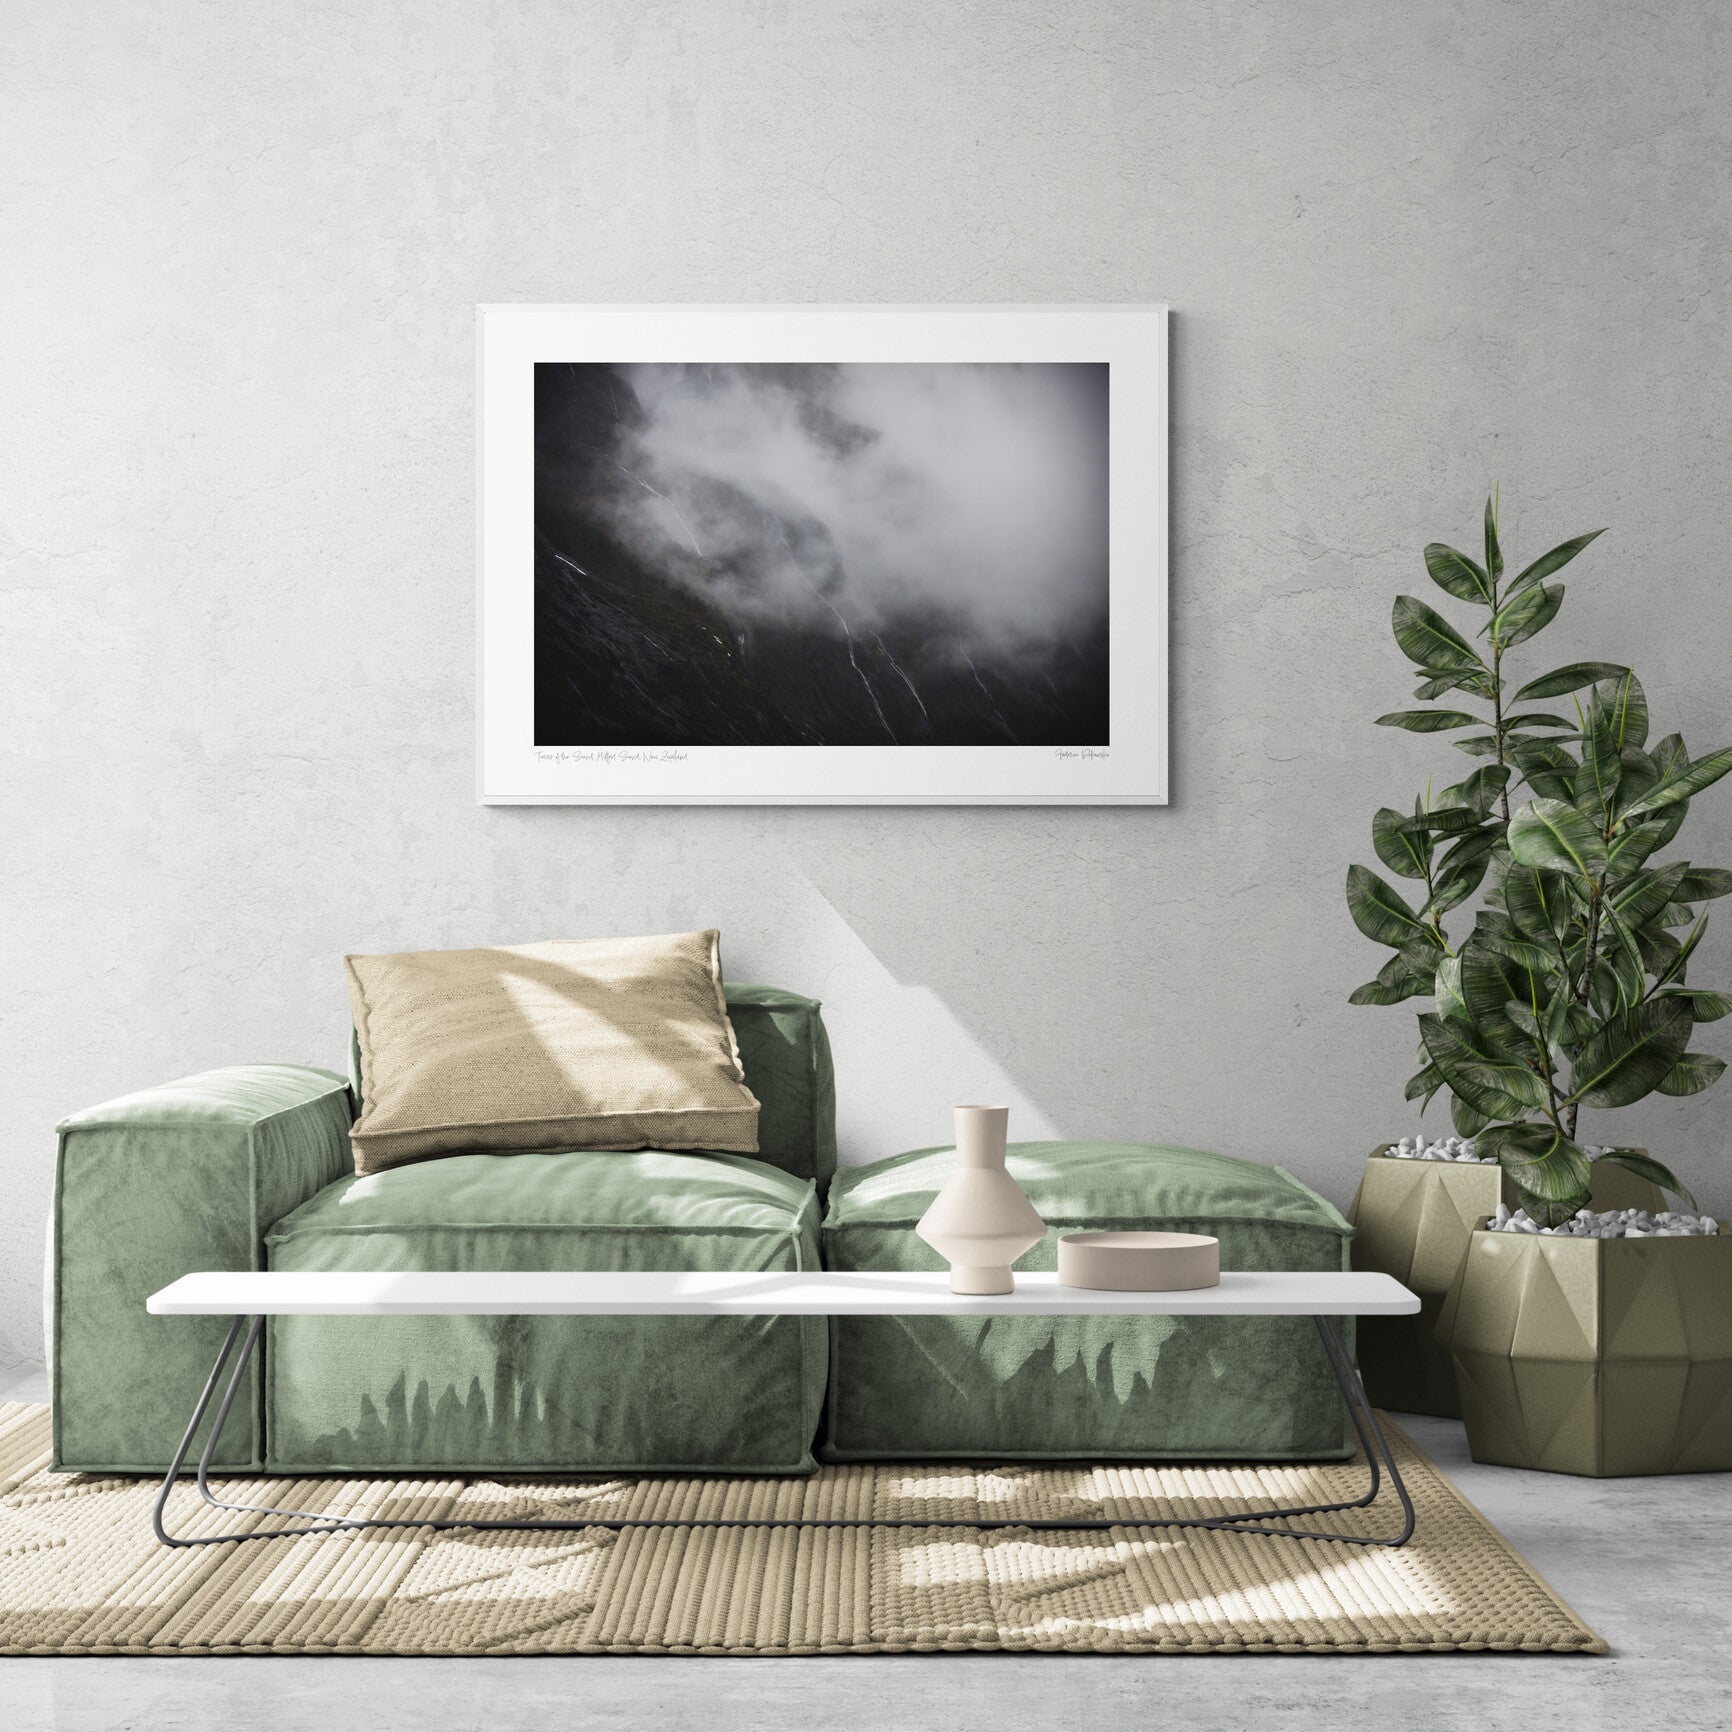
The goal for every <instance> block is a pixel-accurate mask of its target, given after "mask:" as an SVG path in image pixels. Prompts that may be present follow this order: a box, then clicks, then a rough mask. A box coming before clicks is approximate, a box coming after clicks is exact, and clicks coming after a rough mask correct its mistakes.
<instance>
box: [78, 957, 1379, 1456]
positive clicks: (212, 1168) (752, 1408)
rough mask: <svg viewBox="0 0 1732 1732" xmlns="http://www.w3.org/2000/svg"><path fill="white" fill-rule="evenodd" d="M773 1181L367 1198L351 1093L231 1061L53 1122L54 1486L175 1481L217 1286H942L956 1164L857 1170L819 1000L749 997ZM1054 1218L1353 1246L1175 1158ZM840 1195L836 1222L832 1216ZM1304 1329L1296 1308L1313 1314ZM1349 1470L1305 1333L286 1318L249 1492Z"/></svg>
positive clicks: (1264, 1263) (753, 1075) (1038, 1154)
mask: <svg viewBox="0 0 1732 1732" xmlns="http://www.w3.org/2000/svg"><path fill="white" fill-rule="evenodd" d="M727 999H728V1011H729V1015H730V1017H731V1019H732V1021H733V1023H734V1028H735V1032H736V1035H737V1037H738V1040H739V1046H740V1053H741V1058H742V1061H743V1063H744V1065H745V1070H746V1080H747V1082H748V1084H749V1086H750V1087H751V1089H752V1091H753V1093H754V1094H756V1095H757V1097H758V1099H759V1101H760V1102H761V1103H762V1109H763V1110H762V1113H761V1116H760V1121H759V1142H760V1149H759V1153H758V1155H757V1156H756V1157H747V1156H742V1155H720V1154H716V1155H706V1154H701V1153H673V1152H668V1151H663V1150H653V1149H652V1150H640V1151H636V1152H633V1153H593V1152H590V1153H566V1154H542V1155H522V1154H517V1155H457V1156H450V1157H446V1158H443V1159H439V1160H429V1161H423V1162H419V1163H415V1164H413V1165H409V1166H405V1167H400V1168H394V1169H392V1170H390V1171H387V1172H383V1173H377V1174H373V1175H370V1176H368V1177H365V1178H363V1177H358V1176H357V1175H356V1174H355V1172H354V1170H353V1165H352V1162H351V1157H350V1150H349V1141H348V1130H349V1125H350V1122H351V1118H352V1115H353V1112H354V1110H355V1105H356V1100H357V1090H358V1083H357V1082H356V1081H355V1080H353V1078H344V1077H342V1076H340V1075H338V1074H337V1073H335V1072H332V1071H324V1070H318V1069H314V1068H311V1067H306V1066H300V1065H256V1066H244V1067H236V1068H231V1069H226V1070H218V1071H211V1072H207V1073H205V1074H204V1075H201V1076H196V1077H190V1078H187V1079H186V1080H184V1081H182V1082H178V1083H171V1084H168V1085H166V1086H164V1087H160V1088H154V1089H147V1090H145V1091H142V1092H141V1093H138V1094H135V1095H129V1096H127V1097H125V1098H123V1099H121V1100H117V1101H113V1102H110V1103H109V1104H107V1105H106V1106H102V1107H97V1108H93V1109H91V1110H90V1111H87V1112H83V1113H78V1114H75V1115H73V1116H72V1117H71V1118H69V1119H67V1120H66V1121H65V1122H64V1123H63V1124H62V1125H61V1127H60V1147H59V1159H58V1163H57V1168H56V1180H55V1197H54V1215H53V1224H52V1234H51V1244H50V1257H49V1269H48V1277H49V1279H48V1288H47V1313H48V1315H47V1331H48V1348H49V1360H50V1371H51V1377H52V1386H53V1400H54V1465H55V1467H56V1468H59V1469H61V1470H66V1471H72V1470H92V1471H118V1472H141V1473H142V1472H151V1471H160V1470H161V1469H162V1468H163V1467H164V1466H165V1465H166V1464H167V1462H168V1460H169V1459H170V1457H171V1455H172V1453H173V1450H174V1447H175V1445H176V1443H177V1442H178V1441H179V1436H180V1432H181V1430H182V1428H183V1426H184V1425H185V1422H186V1416H187V1415H188V1414H189V1413H190V1412H191V1409H192V1405H193V1402H194V1400H195V1398H196V1396H197V1394H198V1391H199V1389H200V1387H201V1386H202V1384H203V1381H204V1378H205V1376H206V1374H207V1373H208V1371H209V1368H210V1365H211V1362H212V1360H213V1359H214V1358H215V1357H216V1353H217V1349H218V1347H219V1345H220V1343H221V1340H222V1336H223V1334H224V1330H225V1325H224V1323H223V1322H222V1320H220V1319H196V1318H184V1317H181V1318H159V1317H152V1316H150V1315H149V1314H148V1313H147V1312H146V1310H145V1308H144V1302H145V1299H146V1297H147V1296H148V1295H149V1294H150V1293H151V1292H153V1291H154V1290H155V1289H156V1288H158V1287H161V1286H165V1285H166V1284H167V1283H168V1282H170V1281H172V1280H174V1279H175V1278H176V1277H178V1276H180V1275H182V1274H184V1273H186V1272H187V1271H188V1270H192V1269H266V1268H269V1269H319V1270H333V1269H393V1270H395V1269H403V1270H409V1269H519V1268H521V1269H610V1270H612V1269H618V1270H627V1269H744V1270H766V1271H768V1270H800V1269H811V1268H817V1267H820V1266H824V1267H832V1268H859V1269H894V1268H937V1267H940V1264H939V1263H938V1261H937V1259H936V1258H935V1256H934V1254H933V1253H932V1252H931V1251H930V1250H929V1249H928V1248H927V1247H926V1246H925V1245H924V1244H922V1243H921V1242H920V1241H919V1240H918V1239H916V1238H915V1237H914V1236H913V1231H912V1229H913V1224H914V1222H915V1221H916V1220H918V1218H919V1216H920V1214H921V1213H922V1211H923V1210H924V1209H925V1207H926V1204H927V1203H928V1202H929V1201H930V1200H931V1197H932V1195H933V1193H934V1192H935V1190H936V1189H937V1187H938V1185H939V1184H940V1183H942V1180H943V1176H944V1171H945V1165H944V1159H943V1151H922V1152H919V1153H916V1154H913V1155H903V1156H896V1157H893V1158H892V1159H890V1160H888V1161H882V1162H879V1163H877V1164H876V1165H874V1166H870V1167H862V1168H855V1169H850V1170H847V1171H845V1172H844V1173H843V1174H842V1175H841V1176H840V1177H838V1178H836V1179H835V1182H834V1183H832V1178H833V1176H834V1175H835V1170H836V1144H835V1095H834V1082H833V1077H832V1071H831V1064H830V1050H829V1044H828V1040H827V1037H826V1035H825V1031H824V1025H823V1021H822V1018H821V1016H820V1014H819V1007H818V1005H817V1003H816V1002H815V1001H814V1000H812V999H809V998H804V997H801V996H800V995H798V994H795V993H789V992H782V991H778V990H775V989H772V988H767V987H752V986H737V985H730V986H729V987H728V988H727ZM1011 1170H1012V1171H1013V1172H1014V1173H1015V1174H1016V1176H1017V1178H1018V1179H1019V1180H1020V1181H1021V1183H1022V1184H1023V1186H1024V1188H1025V1189H1026V1190H1027V1191H1028V1192H1029V1195H1030V1196H1031V1198H1032V1199H1033V1201H1034V1203H1035V1206H1036V1207H1037V1208H1038V1209H1040V1211H1041V1213H1042V1215H1043V1217H1044V1218H1045V1219H1046V1220H1047V1221H1048V1223H1049V1226H1050V1229H1051V1230H1050V1231H1049V1233H1048V1236H1047V1239H1046V1241H1045V1242H1044V1243H1043V1244H1042V1245H1040V1246H1037V1247H1036V1248H1035V1250H1034V1251H1032V1252H1030V1253H1029V1255H1028V1256H1027V1257H1026V1258H1024V1259H1023V1260H1022V1264H1021V1266H1022V1267H1024V1268H1042V1267H1044V1268H1049V1269H1050V1268H1052V1267H1053V1264H1054V1256H1055V1243H1056V1235H1057V1232H1058V1231H1060V1230H1064V1229H1066V1228H1068V1227H1070V1226H1073V1225H1088V1226H1107V1225H1113V1224H1116V1223H1121V1222H1124V1223H1134V1224H1136V1225H1139V1226H1151V1225H1152V1226H1171V1227H1179V1228H1185V1227H1198V1226H1206V1227H1207V1228H1208V1229H1209V1230H1210V1231H1216V1232H1218V1233H1219V1235H1220V1237H1221V1243H1222V1262H1223V1266H1224V1267H1229V1268H1233V1267H1237V1268H1326V1269H1336V1268H1345V1267H1346V1266H1347V1246H1348V1240H1349V1238H1350V1237H1351V1231H1352V1230H1351V1228H1349V1227H1348V1226H1347V1224H1346V1222H1345V1221H1343V1220H1342V1218H1341V1217H1340V1216H1339V1215H1338V1214H1336V1213H1335V1211H1334V1210H1333V1209H1331V1208H1330V1206H1329V1205H1328V1204H1327V1203H1326V1202H1324V1201H1323V1200H1322V1199H1321V1198H1319V1197H1317V1196H1315V1195H1314V1194H1313V1193H1311V1192H1309V1191H1307V1190H1306V1189H1305V1188H1304V1187H1303V1186H1301V1185H1299V1184H1297V1182H1296V1181H1294V1180H1292V1179H1291V1178H1289V1177H1288V1176H1287V1175H1286V1174H1284V1173H1281V1172H1280V1171H1279V1169H1275V1168H1267V1167H1260V1166H1256V1165H1254V1164H1252V1163H1248V1162H1243V1161H1231V1160H1227V1159H1225V1158H1224V1157H1222V1156H1217V1155H1206V1154H1202V1153H1199V1152H1196V1151H1188V1150H1176V1149H1165V1148H1158V1147H1154V1146H1150V1145H1092V1144H1070V1145H1066V1144H1025V1145H1022V1146H1020V1147H1018V1148H1015V1149H1013V1151H1012V1156H1011ZM826 1203H827V1205H828V1206H827V1208H826ZM1299 1323H1300V1324H1303V1320H1299ZM1346 1453H1348V1449H1347V1436H1346V1432H1345V1421H1344V1417H1343V1414H1342V1411H1341V1407H1340V1402H1339V1398H1338V1395H1337V1393H1336V1390H1335V1387H1334V1384H1333V1381H1332V1379H1331V1377H1330V1375H1329V1372H1328V1368H1327V1366H1326V1364H1325V1363H1324V1360H1323V1357H1322V1354H1321V1351H1320V1349H1319V1348H1318V1346H1317V1343H1316V1340H1315V1336H1314V1334H1313V1332H1312V1331H1310V1330H1309V1328H1308V1327H1300V1326H1299V1324H1295V1323H1294V1322H1293V1321H1292V1320H1281V1319H1257V1318H1220V1319H1196V1318H1193V1319H1182V1320H1181V1319H1165V1318H1149V1319H1125V1320H1109V1319H1101V1318H1088V1319H1066V1318H1052V1319H1015V1320H980V1319H974V1320H966V1319H948V1318H945V1319H924V1320H915V1319H835V1320H832V1321H831V1322H830V1323H829V1324H828V1325H827V1324H826V1321H825V1320H824V1319H822V1318H795V1317H787V1318H781V1317H769V1318H697V1317H662V1318H629V1319H628V1318H557V1317H393V1318H384V1317H378V1318H373V1317H367V1318H360V1317H339V1318H319V1317H280V1318H273V1319H271V1321H270V1323H269V1326H268V1329H267V1333H266V1336H265V1340H264V1345H263V1351H262V1353H260V1354H259V1355H257V1356H256V1357H255V1359H254V1362H253V1364H252V1365H251V1366H250V1367H249V1368H248V1375H247V1381H246V1384H245V1386H244V1387H243V1389H242V1391H241V1394H240V1397H239V1399H238V1400H237V1403H236V1406H235V1410H234V1413H233V1415H232V1416H231V1418H230V1420H229V1423H228V1425H227V1427H226V1428H225V1430H224V1433H223V1437H222V1440H221V1446H220V1448H219V1451H218V1454H217V1458H216V1461H217V1465H218V1466H219V1467H220V1468H222V1469H224V1470H227V1471H243V1472H244V1471H249V1470H251V1471H265V1472H272V1473H320V1472H341V1471H354V1472H363V1473H373V1472H380V1473H384V1472H390V1473H402V1472H434V1471H453V1472H463V1471H479V1472H486V1471H499V1472H519V1473H535V1472H561V1471H571V1470H574V1469H581V1470H586V1471H587V1470H599V1471H613V1470H617V1471H639V1472H648V1471H669V1472H679V1471H705V1472H738V1473H754V1474H771V1473H804V1472H809V1471H811V1470H812V1468H813V1467H814V1466H815V1464H816V1461H817V1460H818V1459H820V1458H828V1459H833V1460H841V1461H856V1460H867V1459H888V1458H898V1457H903V1458H907V1457H927V1458H940V1459H942V1458H944V1457H947V1456H957V1455H980V1454H986V1455H992V1456H1000V1457H1004V1458H1009V1459H1015V1458H1024V1459H1066V1458H1077V1457H1086V1456H1117V1457H1130V1458H1136V1457H1142V1458H1149V1459H1155V1458H1171V1457H1175V1456H1194V1457H1215V1458H1219V1457H1235V1456H1236V1457H1255V1458H1261V1459H1318V1458H1331V1457H1339V1456H1341V1455H1344V1454H1346Z"/></svg>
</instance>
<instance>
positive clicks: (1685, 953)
mask: <svg viewBox="0 0 1732 1732" xmlns="http://www.w3.org/2000/svg"><path fill="white" fill-rule="evenodd" d="M1707 930H1708V915H1707V912H1706V910H1704V912H1703V914H1702V918H1701V919H1700V920H1698V921H1697V922H1696V924H1695V925H1694V926H1692V927H1691V928H1690V936H1689V937H1688V938H1686V939H1685V940H1684V942H1683V943H1682V944H1680V945H1679V946H1678V954H1677V956H1676V957H1674V958H1673V960H1672V963H1671V966H1670V967H1668V968H1666V969H1665V970H1664V971H1663V972H1662V973H1661V975H1660V978H1659V979H1658V980H1656V981H1655V982H1654V984H1655V986H1656V987H1660V986H1669V985H1671V984H1672V983H1673V982H1674V981H1675V982H1676V983H1677V984H1678V985H1679V986H1682V985H1683V984H1684V973H1685V970H1686V969H1687V968H1688V966H1689V963H1690V957H1691V955H1692V953H1693V952H1694V951H1695V949H1696V946H1697V945H1698V944H1700V943H1701V942H1702V934H1703V933H1704V932H1706V931H1707Z"/></svg>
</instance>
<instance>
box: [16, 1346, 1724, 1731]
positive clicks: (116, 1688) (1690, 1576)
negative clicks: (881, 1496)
mask: <svg viewBox="0 0 1732 1732" xmlns="http://www.w3.org/2000/svg"><path fill="white" fill-rule="evenodd" d="M0 1399H6V1400H13V1401H42V1400H45V1399H46V1389H45V1387H44V1385H43V1382H42V1379H41V1375H40V1373H38V1374H35V1375H34V1376H13V1377H10V1378H8V1377H6V1376H5V1375H4V1374H0ZM1404 1423H1405V1424H1406V1426H1407V1429H1408V1430H1409V1432H1410V1433H1411V1434H1412V1435H1413V1436H1414V1438H1415V1439H1416V1440H1417V1441H1418V1442H1419V1443H1420V1445H1421V1446H1422V1447H1423V1448H1425V1449H1426V1450H1428V1451H1429V1452H1430V1453H1431V1455H1432V1456H1433V1457H1434V1458H1435V1459H1436V1460H1437V1462H1438V1463H1439V1464H1440V1465H1441V1466H1442V1467H1443V1468H1444V1470H1445V1471H1446V1472H1447V1473H1449V1474H1450V1475H1451V1476H1452V1477H1453V1478H1454V1479H1455V1481H1456V1483H1457V1484H1458V1485H1459V1486H1460V1487H1461V1488H1462V1490H1463V1491H1464V1492H1465V1493H1466V1494H1467V1496H1468V1497H1470V1498H1471V1499H1472V1500H1473V1501H1474V1502H1475V1503H1476V1504H1477V1505H1478V1506H1479V1507H1480V1509H1482V1510H1483V1511H1484V1512H1485V1514H1486V1515H1487V1516H1488V1517H1489V1518H1490V1519H1491V1520H1492V1521H1494V1522H1495V1523H1496V1524H1497V1525H1498V1527H1500V1528H1501V1529H1502V1530H1503V1531H1504V1533H1505V1534H1507V1535H1508V1536H1509V1538H1510V1540H1511V1541H1512V1542H1513V1543H1514V1544H1515V1545H1516V1547H1517V1548H1518V1549H1519V1550H1520V1551H1521V1552H1522V1553H1523V1554H1524V1555H1525V1556H1526V1557H1527V1558H1528V1560H1529V1562H1531V1563H1532V1564H1533V1565H1534V1566H1535V1567H1536V1568H1537V1569H1539V1571H1540V1572H1541V1573H1542V1574H1543V1575H1544V1576H1545V1577H1546V1579H1547V1580H1548V1581H1550V1582H1551V1584H1552V1586H1553V1587H1555V1588H1556V1589H1557V1590H1558V1592H1559V1593H1561V1594H1562V1595H1563V1596H1564V1598H1565V1599H1567V1600H1568V1601H1569V1602H1570V1603H1571V1605H1573V1606H1574V1607H1575V1608H1576V1610H1577V1611H1578V1612H1580V1613H1581V1615H1582V1616H1583V1617H1584V1618H1586V1619H1587V1621H1588V1623H1589V1624H1591V1625H1592V1626H1593V1627H1594V1628H1595V1629H1596V1630H1598V1631H1599V1632H1600V1634H1601V1635H1603V1636H1604V1637H1605V1638H1606V1639H1607V1640H1608V1641H1609V1642H1610V1643H1611V1644H1612V1647H1613V1649H1614V1650H1615V1652H1614V1654H1613V1656H1612V1657H1611V1658H1610V1659H1606V1660H1595V1659H1581V1658H1574V1657H1569V1656H1561V1655H1560V1656H1531V1655H1472V1654H1435V1655H1388V1656H1378V1657H1369V1656H1367V1657H1358V1656H1347V1655H1343V1656H1340V1657H1335V1658H1331V1657H1322V1656H1319V1657H1315V1658H1297V1657H1294V1658H1287V1657H1281V1656H1274V1657H1259V1656H1240V1657H1229V1656H1223V1657H1220V1658H1209V1657H1203V1656H1192V1657H1185V1656H1172V1657H1155V1658H1142V1659H1098V1660H1097V1659H1083V1658H1076V1657H1072V1656H1068V1655H1066V1656H1056V1657H1045V1656H1040V1655H1010V1654H1004V1655H994V1654H970V1655H906V1656H900V1657H892V1656H884V1657H873V1656H862V1657H860V1658H858V1659H846V1658H838V1659H828V1660H662V1659H642V1660H639V1659H630V1658H617V1659H616V1658H606V1659H510V1660H389V1659H378V1660H367V1659H351V1660H341V1659H307V1660H295V1659H233V1660H203V1659H186V1660H166V1659H164V1660H139V1659H105V1660H8V1659H0V1725H4V1726H5V1727H7V1728H9V1729H10V1732H36V1729H37V1728H42V1727H54V1728H65V1729H67V1732H96V1729H98V1728H100V1729H102V1732H117V1729H130V1728H138V1729H140V1732H156V1729H158V1728H163V1729H172V1732H206V1729H210V1732H217V1729H219V1728H220V1729H221V1732H249V1729H251V1728H255V1727H257V1728H264V1727H269V1728H272V1729H274V1732H301V1729H302V1728H306V1729H307V1732H329V1729H330V1728H332V1727H334V1726H335V1727H341V1726H349V1725H364V1726H366V1727H368V1729H369V1732H398V1729H399V1728H401V1729H403V1732H434V1729H442V1728H447V1727H449V1728H469V1727H477V1728H481V1727H485V1728H488V1729H489V1732H494V1729H496V1728H498V1727H501V1726H522V1727H541V1726H544V1725H545V1726H549V1727H566V1726H583V1727H590V1726H595V1727H615V1726H617V1727H631V1728H633V1729H634V1732H686V1729H687V1728H691V1729H693V1732H747V1729H750V1732H805V1729H807V1728H811V1727H826V1726H837V1727H847V1728H858V1729H860V1732H878V1729H880V1728H882V1729H883V1732H921V1729H923V1728H928V1727H931V1728H945V1729H946V1732H950V1729H953V1728H972V1727H990V1728H991V1729H992V1732H1024V1729H1025V1728H1026V1729H1029V1732H1034V1729H1036V1728H1038V1729H1039V1732H1061V1729H1063V1728H1066V1727H1071V1726H1088V1725H1091V1724H1093V1725H1099V1726H1125V1727H1150V1726H1159V1725H1163V1724H1164V1725H1171V1726H1183V1727H1185V1728H1186V1732H1238V1729H1240V1728H1245V1729H1251V1728H1255V1729H1256V1732H1286V1729H1287V1728H1295V1729H1297V1728H1307V1729H1309V1728H1313V1727H1327V1728H1329V1729H1330V1732H1359V1729H1360V1728H1367V1729H1371V1728H1375V1729H1376V1732H1395V1729H1398V1728H1402V1727H1405V1726H1410V1725H1411V1726H1424V1727H1426V1728H1427V1729H1428V1732H1450V1729H1453V1728H1463V1729H1466V1728H1473V1729H1474V1732H1483V1729H1484V1728H1487V1727H1497V1728H1501V1727H1519V1728H1521V1729H1522V1732H1554V1729H1555V1732H1591V1729H1596V1728H1602V1727H1603V1728H1618V1729H1619V1732H1640V1729H1641V1728H1645V1727H1648V1726H1664V1727H1666V1728H1667V1732H1697V1729H1699V1728H1726V1727H1732V1474H1727V1475H1701V1476H1694V1477H1689V1478H1676V1479H1655V1480H1580V1479H1566V1478H1561V1477H1558V1476H1555V1475H1551V1474H1543V1473H1517V1472H1514V1471H1513V1470H1511V1469H1508V1468H1496V1467H1479V1466H1476V1465H1475V1464H1474V1463H1473V1462H1472V1461H1471V1460H1470V1459H1469V1458H1468V1453H1467V1446H1466V1443H1465V1440H1464V1439H1463V1437H1462V1432H1461V1427H1460V1426H1459V1425H1457V1424H1455V1423H1454V1422H1453V1421H1451V1420H1438V1419H1421V1418H1413V1419H1409V1420H1407V1421H1405V1422H1404Z"/></svg>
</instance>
